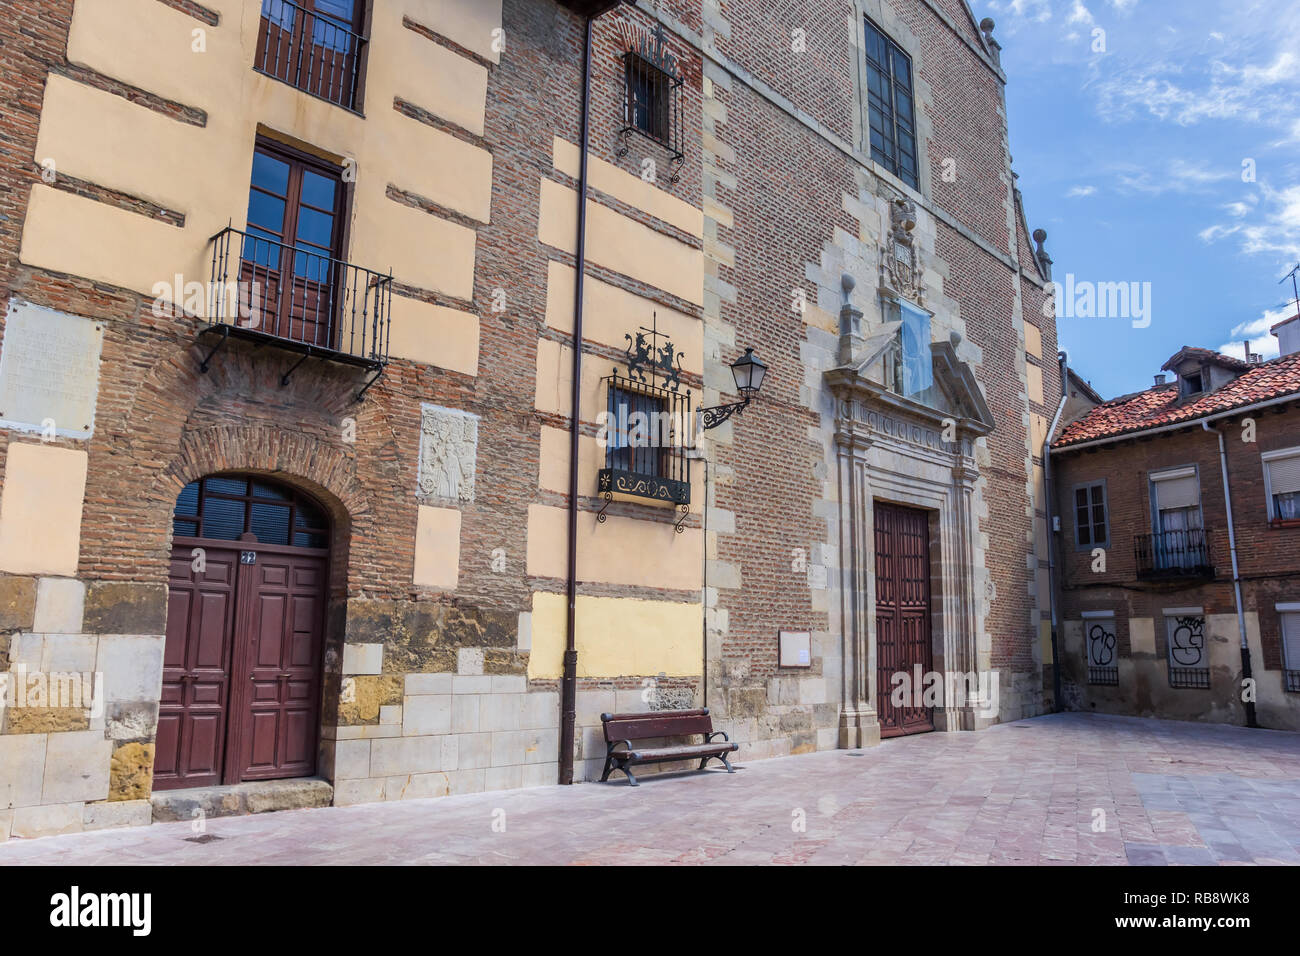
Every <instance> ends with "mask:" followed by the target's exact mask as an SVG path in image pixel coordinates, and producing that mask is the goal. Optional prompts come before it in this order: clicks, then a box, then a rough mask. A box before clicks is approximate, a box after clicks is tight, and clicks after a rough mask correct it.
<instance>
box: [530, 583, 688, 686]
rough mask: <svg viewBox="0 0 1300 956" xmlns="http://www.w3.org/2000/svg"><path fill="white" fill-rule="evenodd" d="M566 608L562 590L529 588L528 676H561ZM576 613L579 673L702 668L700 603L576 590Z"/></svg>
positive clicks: (674, 673)
mask: <svg viewBox="0 0 1300 956" xmlns="http://www.w3.org/2000/svg"><path fill="white" fill-rule="evenodd" d="M566 611H567V607H566V599H565V596H564V595H562V594H550V593H544V592H537V593H534V594H533V611H532V653H531V654H530V655H529V658H528V676H529V677H530V678H533V679H552V680H553V679H555V678H558V677H560V676H561V673H562V663H563V654H564V645H565V615H566ZM575 614H576V617H577V627H576V640H577V648H578V676H579V677H589V678H590V677H632V676H642V675H652V676H653V675H659V674H663V675H665V676H667V677H696V676H699V674H700V673H701V672H702V660H701V647H700V615H701V608H700V605H699V604H693V603H681V604H678V603H673V602H669V601H643V600H637V599H633V598H609V597H591V596H588V595H578V598H577V601H576V606H575Z"/></svg>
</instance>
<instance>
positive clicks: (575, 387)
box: [560, 17, 595, 784]
mask: <svg viewBox="0 0 1300 956" xmlns="http://www.w3.org/2000/svg"><path fill="white" fill-rule="evenodd" d="M594 19H595V18H594V17H587V22H586V28H585V31H584V37H583V42H582V143H581V146H580V148H579V159H578V245H577V249H576V251H575V253H574V267H575V269H576V270H577V279H576V281H575V282H574V294H573V383H572V391H571V393H570V396H569V515H568V517H569V564H568V572H567V575H568V576H567V580H566V581H565V596H566V597H567V598H568V608H567V610H566V612H565V620H564V631H565V634H564V672H563V677H562V678H561V681H560V783H562V784H571V783H573V743H574V731H575V725H576V724H577V719H578V643H577V601H578V436H579V426H580V421H581V417H580V416H581V399H582V295H583V281H582V280H583V277H584V274H585V273H586V271H587V150H588V147H589V146H590V145H591V143H590V139H591V112H590V99H591V25H592V22H593V20H594Z"/></svg>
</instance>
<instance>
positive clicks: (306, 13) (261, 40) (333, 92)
mask: <svg viewBox="0 0 1300 956" xmlns="http://www.w3.org/2000/svg"><path fill="white" fill-rule="evenodd" d="M356 6H357V4H355V3H353V2H350V0H333V2H329V3H326V2H323V0H300V2H299V3H291V2H290V0H262V21H261V25H260V26H259V27H258V32H257V48H256V50H255V52H254V61H253V66H254V69H256V70H257V71H258V72H259V73H265V74H266V75H267V76H273V77H275V78H276V79H277V80H282V81H284V82H285V83H288V84H289V85H290V86H296V87H297V88H298V89H300V90H302V91H303V92H305V93H310V94H311V95H312V96H318V97H320V98H321V99H323V100H328V101H329V102H331V103H335V104H337V105H339V106H342V107H344V108H345V109H349V110H353V111H356V110H357V109H358V87H359V85H360V80H361V62H362V56H363V54H364V52H365V47H366V38H365V37H364V36H362V35H361V33H360V32H359V31H358V30H357V24H356V22H355V21H352V22H350V21H348V20H347V19H345V16H346V15H348V14H349V13H350V14H351V15H353V16H355V12H356ZM327 11H329V12H327Z"/></svg>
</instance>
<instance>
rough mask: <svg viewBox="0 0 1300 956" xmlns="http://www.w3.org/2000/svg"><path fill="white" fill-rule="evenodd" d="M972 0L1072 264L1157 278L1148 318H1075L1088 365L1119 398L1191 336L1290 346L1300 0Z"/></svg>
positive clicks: (1063, 268) (1064, 338) (1037, 219)
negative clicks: (1278, 335)
mask: <svg viewBox="0 0 1300 956" xmlns="http://www.w3.org/2000/svg"><path fill="white" fill-rule="evenodd" d="M971 7H972V9H973V10H974V12H975V16H976V19H981V18H983V17H986V16H988V17H992V18H993V19H994V21H995V22H996V24H997V26H996V29H995V30H994V36H995V37H996V38H997V40H998V42H999V43H1001V44H1002V65H1003V67H1004V69H1005V70H1006V72H1007V76H1008V83H1007V109H1008V114H1009V118H1010V128H1011V154H1012V157H1013V160H1014V162H1013V168H1014V169H1015V170H1016V172H1018V173H1019V174H1020V181H1019V182H1020V187H1021V189H1022V190H1023V192H1024V197H1025V211H1026V214H1027V216H1028V219H1029V227H1030V228H1031V229H1036V228H1039V227H1042V228H1044V229H1046V230H1047V232H1048V240H1047V249H1048V251H1049V252H1050V253H1051V255H1052V258H1053V259H1054V260H1055V265H1054V267H1053V272H1054V278H1055V279H1057V281H1061V282H1064V280H1065V277H1066V274H1067V273H1073V274H1074V277H1075V279H1076V280H1080V281H1088V282H1098V283H1100V282H1121V281H1123V282H1139V283H1147V282H1149V283H1150V284H1151V285H1150V293H1151V322H1150V325H1149V326H1147V327H1146V328H1134V327H1133V323H1132V322H1131V321H1130V320H1128V319H1123V318H1090V319H1083V318H1068V317H1067V318H1061V319H1060V320H1059V329H1060V339H1061V344H1062V347H1063V348H1065V349H1066V350H1067V351H1068V352H1069V353H1070V363H1071V365H1072V366H1073V367H1074V368H1075V369H1076V370H1077V371H1078V372H1079V373H1080V374H1081V375H1082V376H1083V377H1084V378H1085V379H1087V380H1089V381H1091V382H1092V384H1093V386H1094V387H1095V388H1096V389H1097V390H1098V391H1100V392H1101V393H1102V395H1103V396H1104V397H1106V398H1111V397H1114V396H1116V395H1120V394H1123V393H1126V392H1130V391H1135V390H1137V389H1140V388H1145V387H1147V386H1148V385H1150V384H1151V381H1152V376H1153V375H1154V374H1156V373H1157V372H1158V371H1159V368H1160V366H1161V365H1162V364H1163V363H1164V361H1165V359H1167V358H1168V357H1169V356H1171V355H1172V354H1173V353H1174V352H1176V351H1177V350H1178V349H1179V347H1181V346H1183V345H1200V346H1205V347H1208V348H1224V350H1225V351H1228V352H1231V353H1234V354H1236V355H1238V356H1239V357H1240V356H1241V355H1242V351H1243V349H1242V343H1243V342H1244V341H1245V340H1246V339H1247V338H1249V339H1250V340H1251V342H1252V348H1253V350H1254V351H1256V352H1261V353H1263V354H1264V356H1265V357H1266V358H1272V357H1274V356H1276V354H1277V340H1276V339H1275V338H1274V337H1273V336H1271V335H1269V334H1268V326H1269V325H1271V324H1273V323H1275V322H1277V321H1280V320H1281V319H1282V318H1285V317H1286V316H1288V315H1292V314H1294V312H1295V309H1294V304H1293V302H1292V293H1291V283H1290V280H1287V281H1286V283H1285V284H1279V282H1278V280H1279V279H1280V278H1282V276H1283V275H1285V273H1286V272H1287V271H1289V270H1290V268H1291V267H1292V266H1293V265H1295V263H1296V262H1297V260H1300V185H1297V183H1300V3H1295V2H1294V0H1293V2H1290V3H1288V2H1284V0H1268V2H1251V0H1242V2H1208V0H971ZM1097 30H1102V31H1104V34H1097V33H1095V31H1097ZM1099 41H1101V42H1099ZM1102 45H1104V50H1094V47H1095V46H1102ZM1247 160H1253V168H1254V181H1253V182H1250V181H1246V180H1245V178H1244V177H1243V173H1245V172H1247V168H1246V167H1245V166H1243V163H1245V161H1247Z"/></svg>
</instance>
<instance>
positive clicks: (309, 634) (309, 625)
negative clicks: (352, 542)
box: [232, 551, 325, 780]
mask: <svg viewBox="0 0 1300 956" xmlns="http://www.w3.org/2000/svg"><path fill="white" fill-rule="evenodd" d="M240 572H241V587H240V612H241V622H240V635H241V638H243V640H241V641H240V642H239V643H240V644H241V645H242V647H241V648H240V651H239V657H238V663H237V664H236V667H235V668H234V679H235V681H236V682H237V683H236V686H237V687H238V691H237V696H238V698H239V707H238V710H237V716H238V718H239V723H238V724H237V725H236V726H234V727H232V732H233V733H232V737H233V742H232V747H234V748H236V752H237V753H238V754H239V760H238V776H239V779H240V780H267V779H271V778H276V777H297V776H304V775H306V774H310V773H312V772H313V771H314V770H315V768H316V721H317V705H318V701H319V696H318V693H319V687H320V671H319V662H320V659H321V641H322V631H323V624H324V618H325V559H324V558H322V557H316V556H310V555H299V554H294V553H292V552H291V551H259V552H258V554H257V557H256V561H255V563H252V564H245V565H243V566H242V567H241V568H240Z"/></svg>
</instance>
